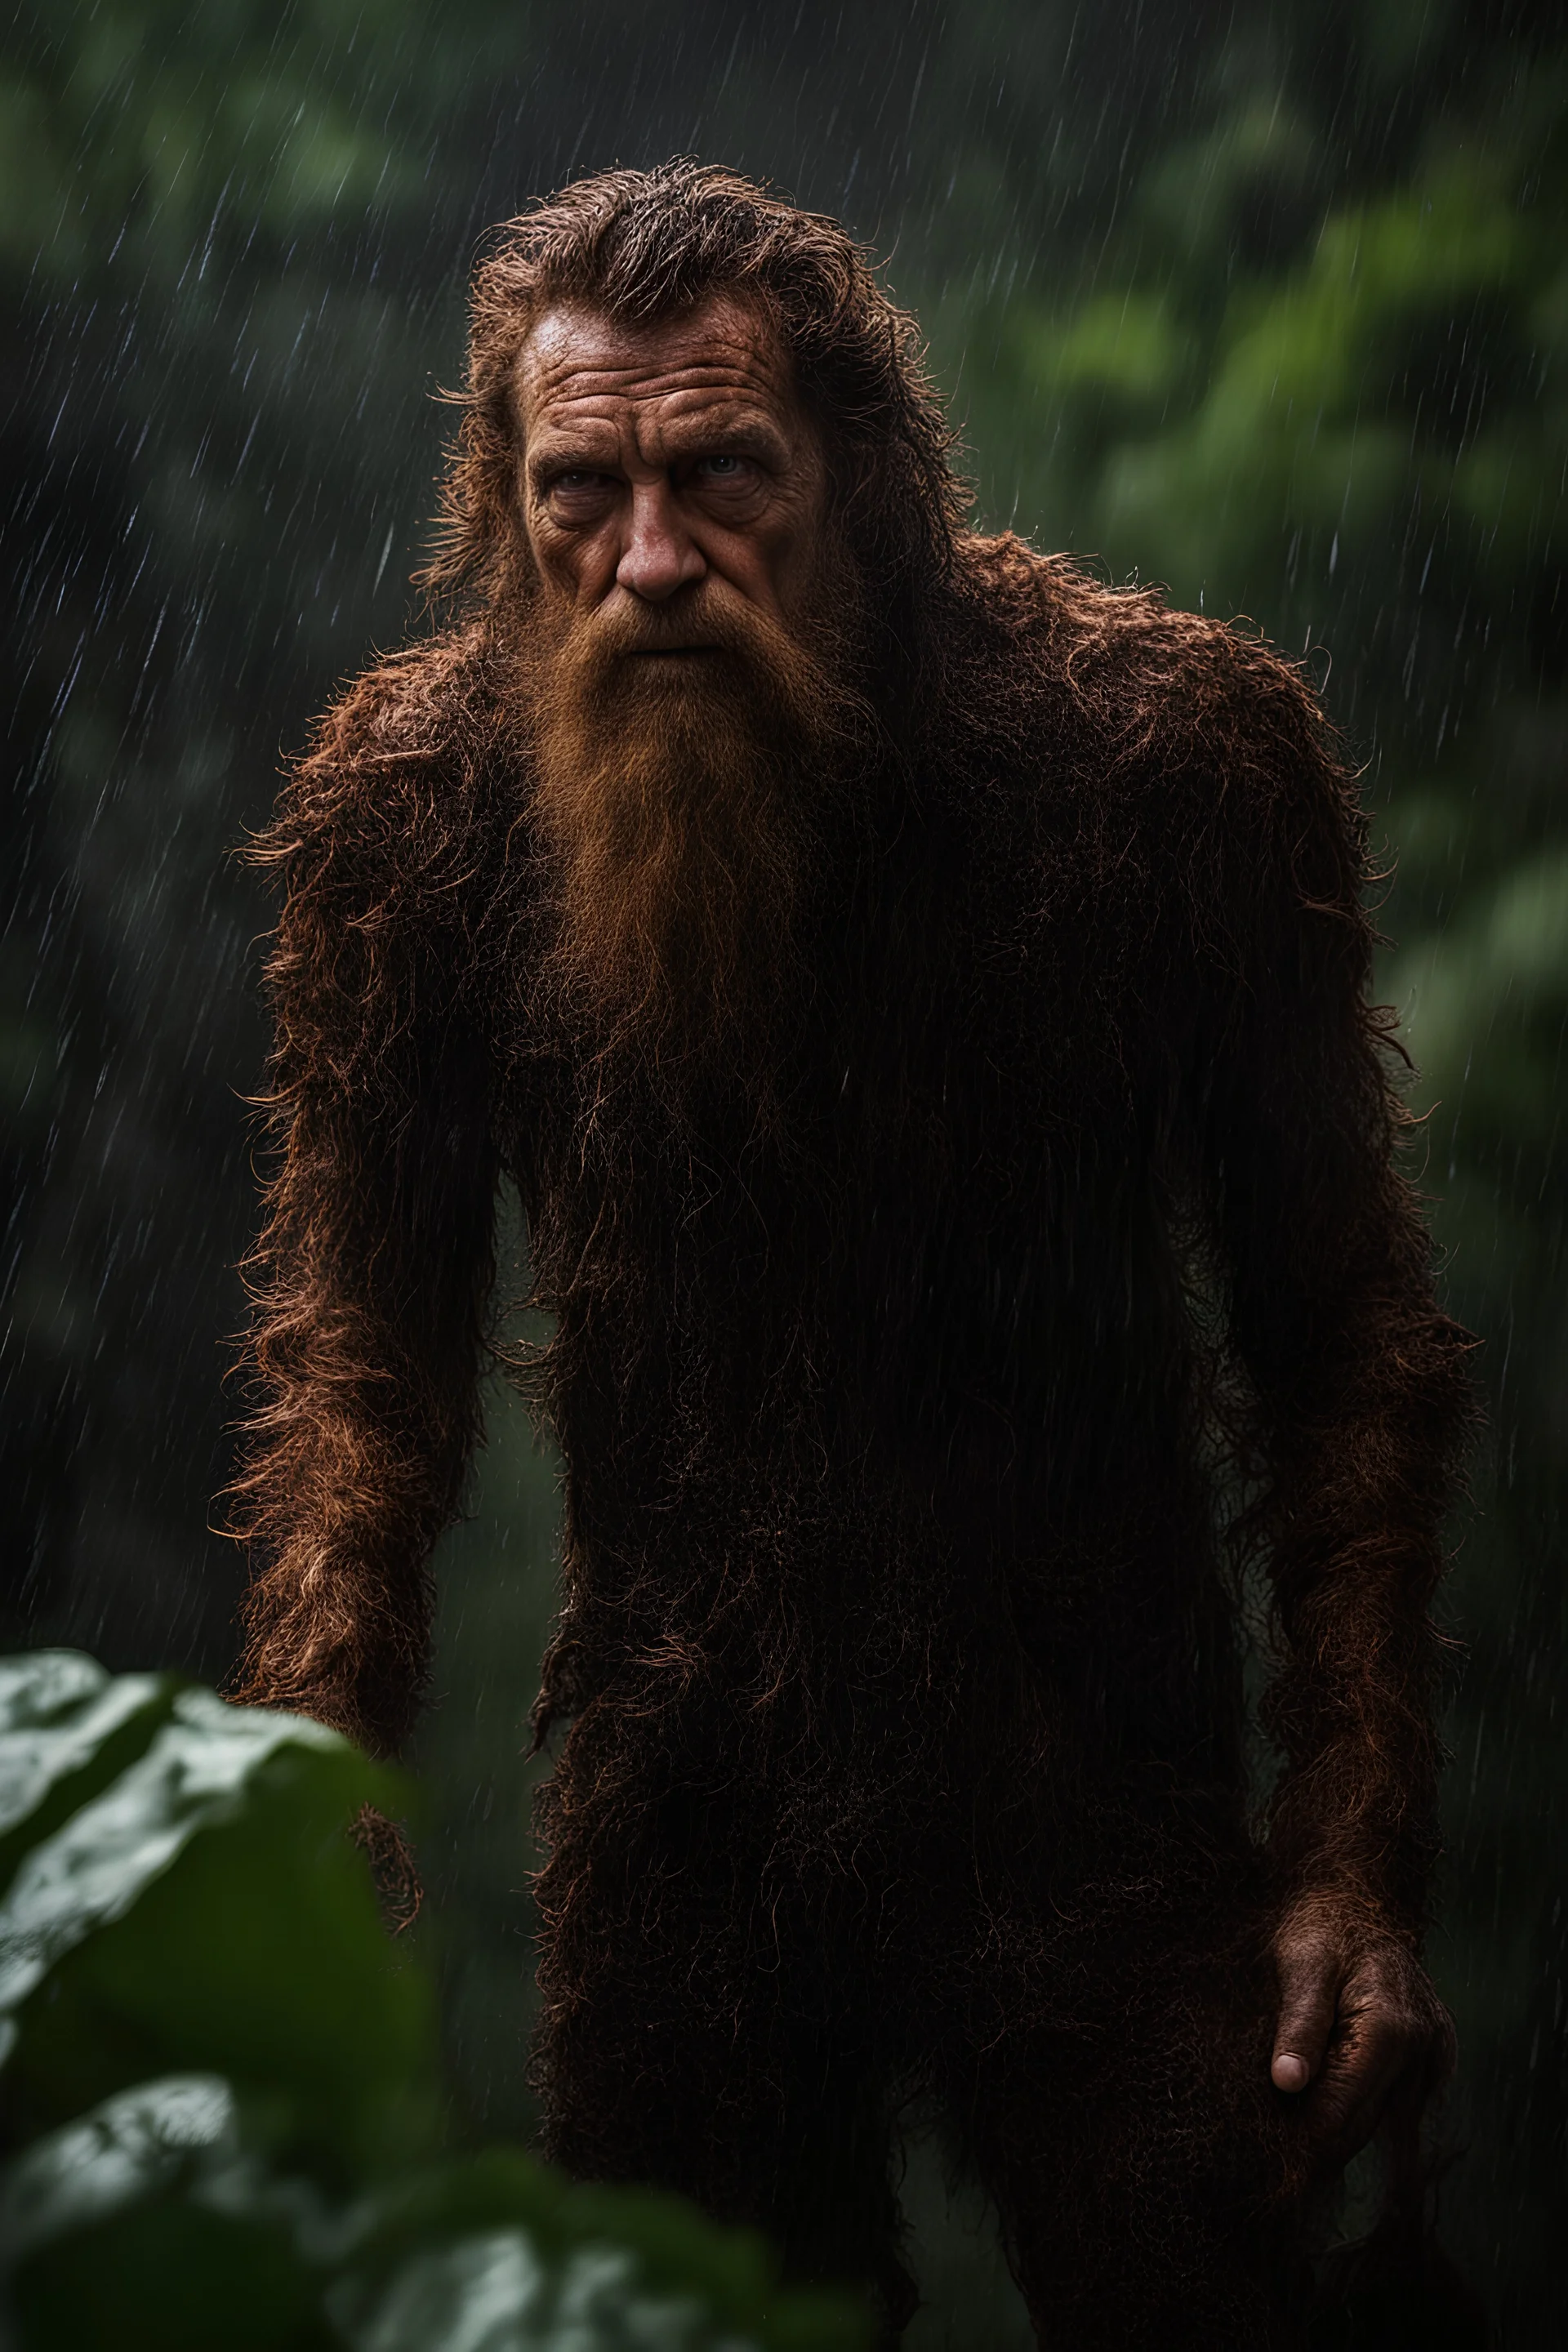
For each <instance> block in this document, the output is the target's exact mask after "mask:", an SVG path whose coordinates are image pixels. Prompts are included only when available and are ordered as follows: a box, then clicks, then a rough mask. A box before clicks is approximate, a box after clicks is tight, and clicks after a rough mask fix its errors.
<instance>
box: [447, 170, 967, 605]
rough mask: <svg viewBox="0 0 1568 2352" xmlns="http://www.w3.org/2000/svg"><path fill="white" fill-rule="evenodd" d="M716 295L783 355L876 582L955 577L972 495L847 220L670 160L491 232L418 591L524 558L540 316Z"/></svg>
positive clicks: (569, 191)
mask: <svg viewBox="0 0 1568 2352" xmlns="http://www.w3.org/2000/svg"><path fill="white" fill-rule="evenodd" d="M720 294H726V295H730V296H731V297H732V298H735V299H740V300H742V301H745V302H748V303H752V304H753V305H755V307H756V308H757V309H758V310H761V311H762V313H763V316H764V317H765V318H766V319H767V320H768V321H769V323H770V324H771V325H772V326H773V329H774V330H775V331H776V332H777V333H778V335H779V336H780V338H781V340H782V341H783V343H784V348H785V349H786V350H787V352H789V355H790V358H791V360H792V362H793V364H794V367H795V379H796V382H797V383H798V385H799V388H800V392H801V394H802V397H803V398H804V400H805V404H806V406H807V408H808V409H809V411H810V412H811V415H812V416H813V418H814V420H815V422H816V425H817V426H818V429H819V430H820V432H821V433H822V436H823V440H824V444H825V446H826V457H827V463H828V472H829V483H830V501H831V509H832V513H833V517H834V519H835V520H837V523H838V525H839V527H840V529H841V530H842V531H843V533H844V536H845V539H846V541H847V543H848V545H849V546H850V548H851V549H852V550H853V552H854V554H855V556H856V559H857V561H858V562H859V564H860V565H861V567H862V569H863V572H864V573H865V575H866V577H867V579H868V583H872V584H873V585H874V586H876V587H879V588H880V589H881V590H882V591H883V592H884V593H891V594H895V595H896V594H898V593H899V592H900V590H902V589H905V588H907V587H908V586H909V585H910V583H915V582H921V583H929V582H930V581H931V578H932V577H933V575H935V576H942V575H945V574H946V573H947V572H948V571H949V570H950V568H951V566H952V554H953V541H954V535H955V533H956V532H957V530H959V528H960V526H961V524H962V521H963V515H964V512H965V511H966V509H967V506H968V495H967V492H966V490H965V488H964V486H963V483H962V482H961V481H960V479H959V478H958V477H957V475H956V474H955V472H954V470H953V465H952V433H951V430H950V428H949V425H948V423H947V419H946V417H945V415H943V412H942V404H941V401H940V399H939V397H938V395H937V392H936V389H935V387H934V385H933V384H932V383H931V378H930V375H929V373H928V372H927V368H926V363H925V356H924V351H923V347H922V344H921V336H920V331H919V329H918V328H917V326H916V324H915V321H914V320H913V319H912V318H911V317H910V313H909V312H908V311H907V310H900V308H899V307H898V305H897V304H896V303H895V302H894V301H893V300H892V299H890V297H889V295H888V294H887V293H886V292H885V291H884V290H883V289H882V287H881V286H880V285H879V283H878V280H877V278H876V275H875V273H874V271H873V268H872V266H871V262H870V258H869V257H868V253H867V252H866V250H865V249H864V248H863V247H860V246H858V245H857V244H856V242H855V240H854V239H853V238H852V237H851V236H849V235H848V234H847V231H846V230H844V229H843V228H842V227H840V226H839V225H838V223H837V221H834V220H829V219H828V218H827V217H826V215H823V214H820V213H808V212H802V211H799V210H797V209H796V207H795V205H791V204H788V203H786V202H785V201H784V199H783V198H782V197H780V196H777V195H774V194H773V193H772V192H771V191H770V190H768V189H767V188H765V187H763V186H761V185H759V184H757V183H756V182H755V181H752V180H748V179H744V178H742V175H741V174H740V173H736V172H729V171H723V170H720V169H718V168H716V167H714V166H712V165H709V164H702V163H692V162H689V161H686V160H677V161H676V162H673V163H663V164H660V165H659V166H658V169H657V170H654V171H648V172H640V171H629V170H628V171H614V172H602V173H597V174H595V176H594V177H592V178H590V179H585V180H578V181H576V182H575V183H574V184H573V185H572V186H570V187H568V188H563V189H562V190H560V191H559V192H558V193H557V194H555V195H552V196H549V197H546V198H545V199H544V200H543V201H542V203H540V204H538V205H535V206H534V207H533V208H532V210H531V211H529V212H527V213H524V214H522V215H520V216H519V217H518V218H517V219H516V220H511V221H508V222H506V223H505V224H504V225H503V226H501V227H500V228H499V229H498V230H496V232H495V234H494V242H493V244H492V247H491V249H490V251H489V253H488V255H487V256H486V257H485V258H484V259H483V260H482V261H481V262H480V264H479V268H478V269H477V271H476V272H475V276H474V282H473V289H472V296H471V302H470V317H469V348H468V384H467V387H466V389H465V390H464V391H463V392H462V393H461V394H459V395H458V400H459V402H460V404H461V406H462V408H463V411H464V415H463V421H462V425H461V428H460V430H459V433H458V446H457V449H456V451H455V453H454V456H453V460H452V465H451V467H450V470H449V473H448V476H447V481H446V483H445V485H444V488H443V493H442V502H441V515H440V522H439V527H438V533H437V546H436V551H435V553H434V555H433V557H432V560H431V562H430V563H429V564H428V566H427V567H426V571H425V572H424V574H423V575H422V578H423V582H424V584H425V585H426V587H427V588H430V589H432V590H435V591H437V592H450V591H452V590H461V589H464V588H478V589H480V590H489V591H490V592H491V593H493V592H494V591H495V590H496V589H497V588H498V587H500V586H501V585H502V584H503V583H505V582H506V581H507V580H508V579H509V577H510V576H514V572H515V567H516V566H517V565H518V563H519V562H521V560H522V551H521V534H520V531H519V528H518V522H517V513H516V506H517V497H516V479H517V457H518V425H517V415H516V410H515V406H514V401H513V387H514V382H515V375H516V368H517V361H518V355H519V353H520V352H521V349H522V346H523V344H524V342H525V341H526V340H527V338H528V334H529V331H530V330H531V327H532V326H533V324H534V322H535V321H536V320H538V318H539V317H540V316H541V315H542V312H543V311H544V310H548V309H549V308H551V307H552V305H553V304H555V303H559V302H585V303H591V304H593V305H594V306H595V308H598V309H601V310H605V311H606V312H607V313H608V314H609V315H610V316H611V317H612V318H615V319H618V320H626V321H627V322H628V323H631V324H635V325H638V326H646V325H649V324H651V323H653V322H654V321H655V320H661V319H666V318H669V317H671V316H675V315H679V313H680V312H682V311H686V310H692V309H694V308H695V307H696V306H697V305H698V304H700V302H702V301H704V300H706V299H709V298H710V296H714V295H720Z"/></svg>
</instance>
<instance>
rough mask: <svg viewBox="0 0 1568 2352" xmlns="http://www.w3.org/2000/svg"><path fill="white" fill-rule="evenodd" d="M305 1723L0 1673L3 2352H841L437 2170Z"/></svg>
mask: <svg viewBox="0 0 1568 2352" xmlns="http://www.w3.org/2000/svg"><path fill="white" fill-rule="evenodd" d="M399 1795H400V1790H399V1788H398V1784H397V1783H396V1782H395V1780H394V1778H393V1776H391V1775H389V1774H387V1773H385V1772H384V1771H383V1770H381V1769H378V1768H376V1767H374V1766H372V1765H370V1764H368V1763H367V1762H366V1761H365V1759H363V1757H361V1756H359V1755H357V1754H356V1753H355V1752H354V1750H353V1749H352V1748H350V1747H348V1745H347V1744H346V1743H345V1742H344V1741H342V1740H341V1739H339V1738H336V1736H335V1735H334V1734H332V1733H331V1732H327V1731H323V1730H322V1729H321V1727H319V1726H318V1725H316V1724H313V1723H309V1722H306V1721H304V1720H303V1719H302V1718H300V1717H291V1716H280V1715H272V1714H266V1713H262V1712H259V1711H253V1710H244V1709H240V1708H237V1707H232V1706H226V1705H225V1704H224V1703H223V1701H221V1700H220V1699H217V1698H215V1697H214V1696H212V1694H211V1693H210V1692H207V1691H204V1690H201V1689H195V1688H190V1687H185V1688H181V1687H180V1686H179V1685H176V1684H175V1683H174V1681H173V1680H172V1679H171V1678H169V1677H164V1676H159V1677H153V1676H145V1675H141V1676H127V1677H124V1678H122V1679H121V1680H120V1681H111V1680H110V1678H109V1677H108V1676H107V1675H105V1674H104V1673H103V1671H102V1669H101V1668H100V1667H98V1666H96V1665H95V1664H93V1663H92V1661H91V1660H89V1659H88V1658H85V1657H82V1656H80V1655H79V1654H74V1653H70V1652H58V1651H54V1652H49V1651H46V1652H41V1653H37V1654H33V1655H32V1656H29V1657H25V1658H15V1659H8V1660H0V1825H3V1827H4V1832H5V1838H6V1844H5V1848H4V1852H3V1857H0V1888H3V1890H4V1891H3V1893H0V2019H3V2020H4V2025H3V2027H0V2032H4V2034H5V2040H4V2042H3V2044H0V2065H3V2068H4V2073H3V2077H0V2079H3V2082H4V2088H5V2101H6V2105H5V2113H6V2117H7V2125H6V2131H7V2138H8V2140H9V2142H10V2144H11V2146H12V2148H13V2150H14V2153H13V2155H12V2158H11V2161H10V2163H9V2165H8V2167H7V2168H6V2170H5V2175H4V2178H3V2179H0V2276H3V2278H4V2283H5V2293H6V2295H7V2299H8V2302H9V2305H10V2309H11V2313H12V2315H13V2318H14V2323H15V2326H16V2340H17V2343H18V2345H19V2347H21V2352H35V2347H37V2352H56V2347H59V2352H66V2347H79V2346H87V2345H89V2344H107V2343H110V2342H111V2343H113V2344H114V2345H116V2346H117V2347H127V2352H136V2347H147V2352H176V2347H191V2352H205V2347H210V2346H212V2345H214V2344H216V2343H222V2344H224V2345H226V2346H229V2345H232V2346H235V2347H258V2352H261V2347H268V2352H273V2348H274V2347H278V2348H279V2352H280V2348H281V2347H290V2352H295V2348H296V2347H298V2352H306V2347H318V2346H319V2347H353V2352H433V2347H440V2346H457V2345H458V2344H473V2345H478V2344H479V2343H480V2342H483V2343H485V2344H490V2343H494V2344H496V2345H497V2346H516V2347H519V2352H523V2347H528V2352H748V2348H749V2347H755V2352H764V2347H767V2352H837V2348H838V2347H841V2352H852V2347H854V2346H855V2345H856V2344H858V2342H859V2341H860V2334H859V2329H858V2324H857V2321H856V2318H855V2316H854V2315H853V2314H852V2313H851V2312H850V2311H849V2310H848V2309H847V2308H846V2307H845V2306H843V2305H838V2304H836V2303H832V2302H830V2301H828V2300H827V2299H826V2298H824V2297H817V2296H811V2295H805V2294H793V2293H792V2294H784V2293H782V2292H781V2291H780V2290H779V2287H778V2284H777V2278H776V2273H775V2270H774V2266H773V2262H772V2259H771V2257H770V2256H769V2255H768V2253H767V2252H766V2250H765V2248H764V2247H763V2244H762V2242H761V2241H760V2240H758V2239H756V2238H754V2237H752V2236H750V2235H747V2234H746V2233H744V2232H740V2231H721V2230H718V2229H716V2228H714V2226H713V2225H712V2224H711V2223H710V2222H709V2221H705V2220H703V2218H702V2217H701V2216H700V2214H698V2213H697V2212H695V2211H694V2210H692V2209H691V2208H689V2207H688V2206H686V2205H684V2204H682V2203H681V2202H680V2201H679V2200H677V2199H675V2198H670V2197H662V2196H656V2195H652V2194H648V2193H643V2192H638V2191H635V2190H620V2189H594V2188H584V2187H579V2186H575V2185H574V2184H573V2183H571V2182H569V2181H567V2180H566V2179H563V2177H562V2176H560V2175H559V2174H556V2173H553V2172H552V2171H551V2170H550V2168H548V2167H547V2166H544V2165H542V2164H540V2163H538V2162H537V2161H536V2160H534V2159H533V2158H530V2157H527V2156H524V2155H521V2154H520V2153H517V2152H515V2151H512V2150H508V2149H490V2150H488V2151H485V2152H482V2153H479V2154H461V2153H450V2152H445V2151H444V2149H443V2145H442V2140H443V2135H442V2132H441V2129H440V2121H439V2103H438V2098H437V2082H436V2068H435V2062H434V2054H433V2045H432V2039H431V2031H430V2028H431V2007H432V2005H431V1999H430V1993H429V1989H428V1987H427V1985H426V1981H425V1979H424V1976H423V1973H422V1971H421V1970H420V1969H419V1968H418V1966H417V1965H416V1963H415V1962H414V1961H412V1960H411V1959H410V1958H408V1957H407V1956H406V1955H405V1954H404V1953H402V1952H401V1951H399V1950H398V1949H397V1948H395V1946H394V1945H393V1944H392V1943H391V1942H390V1941H389V1939H388V1938H387V1937H386V1936H385V1935H384V1933H383V1930H382V1928H381V1926H380V1923H379V1921H378V1919H377V1916H376V1913H375V1905H374V1895H373V1893H372V1889H371V1885H370V1882H369V1878H368V1875H367V1872H366V1868H365V1864H364V1863H363V1859H362V1858H361V1856H360V1855H359V1854H358V1853H357V1852H356V1850H355V1849H354V1847H353V1844H352V1843H351V1842H350V1839H349V1837H348V1835H347V1833H346V1832H347V1824H348V1823H349V1822H351V1821H352V1819H353V1815H354V1813H355V1812H356V1811H357V1810H358V1808H359V1807H360V1806H361V1805H363V1804H366V1803H371V1802H379V1803H382V1804H385V1803H390V1802H395V1801H398V1799H399Z"/></svg>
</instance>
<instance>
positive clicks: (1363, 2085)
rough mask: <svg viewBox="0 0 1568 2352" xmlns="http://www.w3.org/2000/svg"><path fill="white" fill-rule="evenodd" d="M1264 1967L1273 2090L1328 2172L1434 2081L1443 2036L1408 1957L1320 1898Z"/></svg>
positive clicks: (1290, 1920)
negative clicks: (1294, 2112) (1274, 2023)
mask: <svg viewBox="0 0 1568 2352" xmlns="http://www.w3.org/2000/svg"><path fill="white" fill-rule="evenodd" d="M1274 1961H1275V1966H1276V1968H1277V1969H1278V1970H1279V2026H1278V2028H1277V2030H1276V2032H1275V2035H1274V2057H1273V2063H1272V2066H1271V2069H1270V2072H1271V2074H1272V2076H1273V2080H1274V2086H1275V2088H1276V2089H1277V2090H1279V2091H1284V2092H1287V2093H1288V2094H1289V2095H1290V2096H1291V2098H1292V2099H1298V2098H1299V2099H1300V2100H1301V2101H1302V2108H1301V2113H1302V2120H1303V2122H1304V2124H1305V2125H1306V2127H1307V2130H1308V2133H1309V2135H1310V2139H1311V2142H1312V2157H1313V2161H1314V2163H1315V2164H1316V2165H1317V2166H1318V2167H1320V2168H1321V2169H1322V2170H1323V2171H1325V2172H1337V2171H1338V2170H1339V2169H1340V2168H1342V2166H1343V2165H1345V2164H1348V2163H1349V2161H1350V2159H1351V2158H1352V2156H1354V2155H1355V2154H1356V2152H1357V2151H1358V2149H1360V2148H1363V2147H1365V2146H1366V2144H1367V2142H1368V2140H1369V2139H1371V2137H1372V2136H1373V2133H1374V2132H1375V2131H1376V2129H1377V2127H1378V2126H1379V2124H1380V2123H1381V2122H1382V2120H1383V2117H1384V2112H1385V2110H1386V2109H1387V2107H1388V2105H1389V2104H1390V2101H1391V2100H1393V2101H1395V2102H1397V2101H1399V2100H1401V2099H1403V2098H1407V2097H1413V2096H1414V2097H1419V2096H1420V2095H1422V2094H1423V2093H1424V2092H1425V2091H1426V2090H1427V2089H1429V2088H1430V2087H1431V2086H1432V2085H1433V2084H1436V2083H1437V2082H1440V2081H1441V2080H1442V2078H1443V2076H1444V2075H1445V2074H1447V2072H1448V2069H1449V2067H1450V2065H1451V2064H1452V2062H1453V2045H1454V2032H1453V2027H1452V2025H1451V2023H1450V2022H1449V2019H1448V2013H1447V2011H1446V2010H1445V2009H1444V2007H1443V2004H1442V2002H1441V2001H1440V2000H1438V1999H1437V1996H1436V1993H1435V1992H1434V1991H1433V1990H1432V1987H1431V1984H1430V1983H1429V1981H1428V1979H1427V1978H1426V1971H1425V1970H1424V1969H1422V1968H1421V1966H1420V1964H1419V1963H1418V1962H1417V1961H1416V1959H1415V1958H1414V1956H1413V1955H1412V1954H1411V1953H1410V1952H1409V1951H1408V1950H1407V1949H1406V1948H1405V1946H1404V1945H1403V1944H1402V1943H1400V1942H1398V1941H1397V1939H1396V1938H1395V1937H1392V1936H1390V1935H1388V1934H1387V1933H1386V1931H1384V1930H1381V1929H1379V1928H1378V1927H1376V1926H1375V1925H1373V1923H1372V1922H1371V1921H1369V1919H1368V1918H1367V1916H1366V1914H1365V1913H1364V1911H1362V1910H1361V1909H1359V1908H1357V1907H1355V1906H1348V1905H1344V1904H1342V1903H1340V1902H1337V1901H1335V1900H1334V1899H1332V1898H1329V1897H1318V1898H1315V1899H1312V1900H1310V1901H1307V1902H1303V1903H1300V1904H1298V1905H1296V1906H1294V1908H1293V1909H1292V1910H1290V1911H1289V1913H1288V1914H1287V1915H1286V1917H1285V1919H1284V1921H1283V1923H1282V1925H1281V1927H1280V1928H1279V1933H1278V1935H1277V1936H1276V1937H1275V1939H1274Z"/></svg>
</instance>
